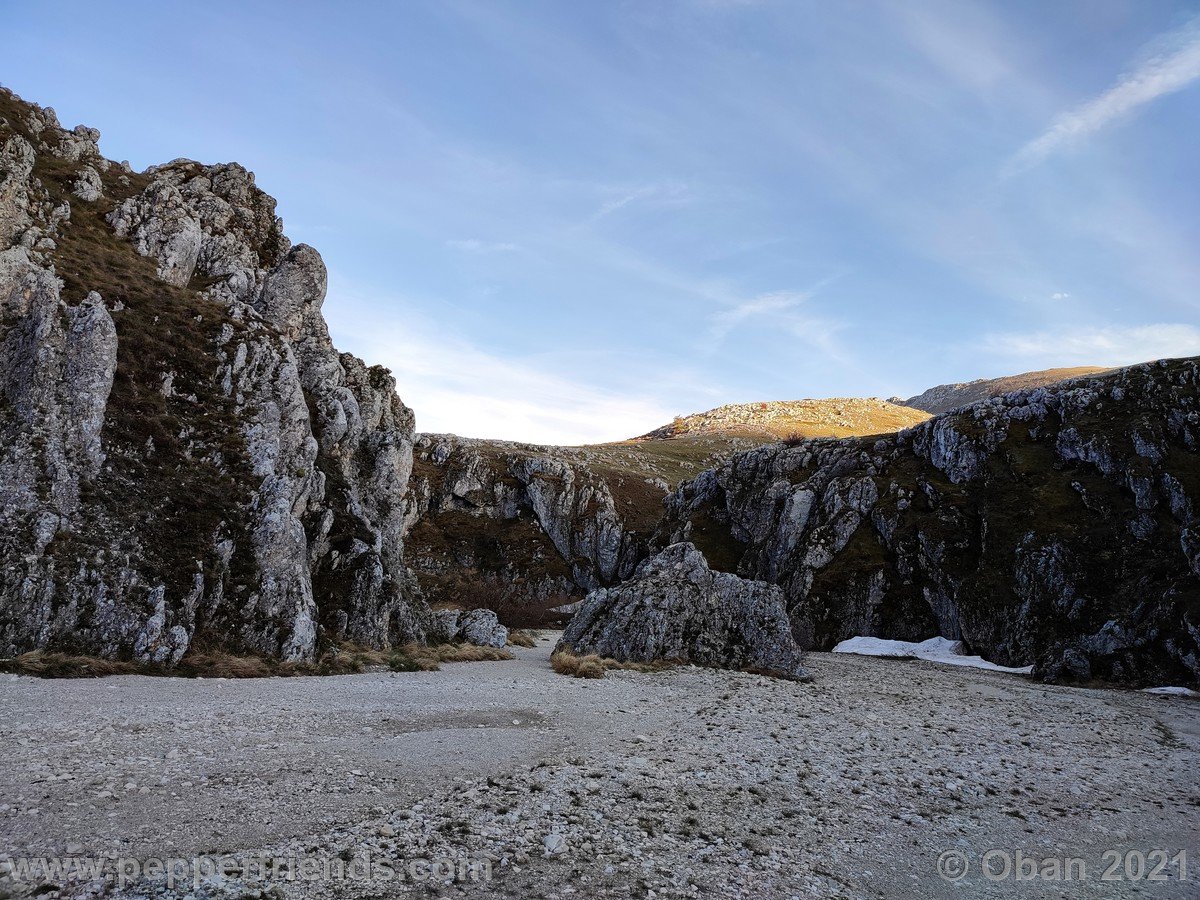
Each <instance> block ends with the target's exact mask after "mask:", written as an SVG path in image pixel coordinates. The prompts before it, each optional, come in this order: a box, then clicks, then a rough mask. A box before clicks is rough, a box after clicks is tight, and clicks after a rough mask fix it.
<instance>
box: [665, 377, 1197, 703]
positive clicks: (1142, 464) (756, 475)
mask: <svg viewBox="0 0 1200 900" xmlns="http://www.w3.org/2000/svg"><path fill="white" fill-rule="evenodd" d="M1198 451H1200V361H1198V360H1196V359H1184V360H1174V361H1163V362H1160V363H1153V364H1147V365H1141V366H1133V367H1130V368H1128V369H1123V370H1119V371H1117V372H1114V373H1112V374H1108V375H1103V376H1099V377H1093V378H1090V379H1085V380H1075V381H1071V382H1067V383H1064V384H1062V385H1059V386H1056V387H1050V388H1038V389H1035V390H1029V391H1020V392H1016V393H1012V394H1007V395H1004V396H1002V397H999V398H995V399H992V400H989V401H986V402H983V403H979V404H976V405H974V406H971V407H967V408H965V409H962V410H960V411H957V412H955V413H951V414H947V415H943V416H939V417H937V418H934V419H931V420H930V421H928V422H926V423H924V424H922V425H919V426H917V427H916V428H913V429H910V430H908V431H904V432H900V433H899V434H896V435H892V436H888V437H882V438H879V439H858V440H854V439H846V440H840V441H833V440H812V441H806V442H803V443H801V444H799V445H798V446H795V447H790V448H789V447H781V446H772V447H764V448H761V449H758V450H752V451H750V452H747V453H742V454H739V455H737V456H735V457H734V458H733V459H732V460H731V461H730V462H729V463H728V464H726V465H724V466H722V467H719V468H717V469H714V470H711V471H708V472H705V473H703V474H702V475H701V476H699V477H698V478H696V479H694V480H692V481H691V482H688V483H686V484H685V485H684V486H683V487H682V488H681V489H680V490H679V491H677V492H676V493H675V494H674V495H673V496H672V497H671V498H670V500H669V501H668V506H669V508H670V513H669V517H668V523H667V526H666V528H665V534H664V539H665V540H675V541H678V540H685V539H691V540H694V541H695V542H696V543H697V545H698V546H700V547H701V549H702V550H704V551H706V553H707V555H708V557H709V559H710V560H714V559H721V560H723V563H724V566H725V567H726V568H729V569H731V570H735V571H737V572H738V573H740V574H742V575H744V576H746V577H749V578H756V579H762V580H765V581H770V582H772V583H775V584H778V585H779V586H780V587H781V588H782V589H783V591H784V593H785V595H786V597H787V604H788V609H789V613H790V616H791V619H792V623H793V628H794V630H795V632H796V634H797V637H798V638H799V639H800V641H801V643H802V645H804V646H806V647H809V648H819V649H828V648H831V647H832V646H833V645H834V644H836V643H838V642H839V641H841V640H845V639H846V638H850V637H853V636H855V635H873V636H878V637H885V638H894V639H899V640H909V641H919V640H923V639H924V638H927V637H929V636H930V635H931V634H940V635H941V636H943V637H946V638H950V639H952V640H962V641H964V642H965V643H966V645H967V646H968V647H969V648H970V649H971V650H972V651H973V652H975V653H978V654H979V655H982V656H983V657H984V658H986V659H988V660H990V661H992V662H995V663H998V664H1001V665H1006V666H1024V665H1029V664H1032V665H1034V666H1035V675H1040V676H1041V677H1044V678H1051V679H1058V678H1082V679H1086V678H1106V679H1115V680H1119V681H1126V682H1133V683H1139V684H1140V683H1146V684H1180V683H1188V684H1190V683H1195V682H1196V681H1197V679H1198V678H1200V580H1198V579H1200V538H1198V537H1197V535H1198V534H1200V521H1198V518H1197V517H1198V507H1200V463H1198V459H1200V456H1198V455H1197V453H1198Z"/></svg>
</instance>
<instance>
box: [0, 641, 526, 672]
mask: <svg viewBox="0 0 1200 900" xmlns="http://www.w3.org/2000/svg"><path fill="white" fill-rule="evenodd" d="M512 658H513V655H512V654H511V653H509V652H508V651H507V650H501V649H497V648H495V647H479V646H476V645H475V644H467V643H463V644H436V645H430V646H426V645H420V644H408V645H405V646H403V647H400V648H399V649H397V650H371V649H368V648H365V647H356V646H352V645H351V646H347V647H342V648H340V649H338V650H336V651H331V652H329V653H327V654H325V655H324V656H322V657H321V658H320V659H319V660H317V661H316V662H311V663H293V662H283V661H281V660H278V659H272V658H270V657H263V656H235V655H233V654H231V653H225V652H223V651H203V652H198V653H189V654H188V655H187V656H185V657H184V658H183V659H182V660H180V662H179V665H178V666H175V667H173V668H168V667H166V666H159V665H150V664H141V663H135V662H130V661H128V660H112V659H99V658H97V657H92V656H73V655H71V654H67V653H55V652H48V651H44V650H34V651H31V652H29V653H23V654H21V655H20V656H17V657H13V658H11V659H0V672H6V673H9V674H13V675H27V676H31V677H35V678H105V677H107V676H110V675H157V676H172V677H178V678H281V677H299V676H315V675H357V674H361V673H363V672H379V671H384V670H391V671H393V672H436V671H437V670H438V669H440V668H441V665H442V664H443V663H459V662H497V661H501V660H508V659H512Z"/></svg>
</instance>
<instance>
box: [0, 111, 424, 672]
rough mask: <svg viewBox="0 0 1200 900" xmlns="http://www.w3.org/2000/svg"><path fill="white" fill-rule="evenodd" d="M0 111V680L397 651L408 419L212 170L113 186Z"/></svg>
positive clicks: (301, 269) (35, 129)
mask: <svg viewBox="0 0 1200 900" xmlns="http://www.w3.org/2000/svg"><path fill="white" fill-rule="evenodd" d="M98 140H99V132H97V131H96V130H95V129H90V128H86V127H84V126H79V127H77V128H75V129H74V130H71V131H68V130H65V129H63V128H62V127H61V126H60V125H59V123H58V121H57V119H56V117H55V115H54V112H53V110H51V109H43V108H40V107H37V106H35V105H32V104H27V103H24V102H23V101H21V100H19V99H18V98H17V97H15V96H14V95H13V94H11V93H9V92H7V91H3V90H0V163H2V168H0V173H2V175H3V181H2V182H0V248H3V249H0V302H2V303H3V326H2V333H0V353H3V357H4V369H3V373H4V383H3V385H2V386H0V387H2V390H3V394H2V402H0V434H2V435H3V444H2V446H3V449H2V450H0V550H2V551H3V556H4V559H5V560H6V563H5V565H4V568H3V571H2V572H0V654H13V653H17V652H21V651H24V650H28V649H31V648H35V647H44V646H54V647H58V648H63V649H70V650H73V651H76V652H82V653H90V654H95V655H101V656H123V657H130V656H132V657H134V658H136V659H138V660H140V661H143V662H153V663H162V664H170V663H173V662H175V661H177V660H178V659H179V658H180V657H181V656H182V655H183V654H184V653H186V652H187V651H188V649H189V648H190V647H193V646H196V645H197V644H205V645H219V646H221V647H223V648H226V649H233V650H243V651H248V652H259V653H266V654H270V655H276V656H281V657H283V658H286V659H294V660H302V659H311V658H313V657H314V656H315V655H316V654H318V653H319V652H320V650H321V648H322V646H324V645H326V644H328V643H329V642H330V641H339V640H352V641H356V642H360V643H363V644H368V645H372V646H386V645H388V644H389V643H394V642H403V641H407V640H412V639H418V638H420V637H421V636H422V635H423V633H424V621H425V619H426V617H427V610H426V608H425V606H424V603H423V602H422V601H421V599H420V597H419V593H418V591H417V590H416V587H415V583H414V582H413V580H412V578H411V575H410V573H409V572H408V570H407V568H406V567H405V565H404V560H403V541H402V532H403V525H404V512H405V503H404V496H405V493H406V490H407V486H408V478H409V474H410V471H411V464H412V463H411V460H412V438H413V416H412V413H411V412H410V411H409V410H408V409H407V408H406V407H405V406H404V405H403V403H402V402H401V401H400V399H399V398H398V397H397V396H396V393H395V385H394V382H393V380H392V378H391V376H390V375H389V374H388V373H387V372H386V370H383V369H381V368H378V367H368V366H367V365H366V364H364V363H363V362H362V361H361V360H358V359H356V358H354V357H352V356H349V355H347V354H340V353H338V352H337V350H336V349H335V348H334V347H333V345H332V343H331V342H330V340H329V335H328V331H327V329H326V327H325V323H324V319H323V317H322V315H321V304H322V302H323V300H324V297H325V288H326V278H325V269H324V265H323V263H322V262H321V258H320V255H319V254H318V253H317V252H316V251H315V250H313V249H312V248H311V247H308V246H305V245H298V246H292V244H291V242H290V241H289V240H288V239H287V237H286V236H285V235H284V233H283V226H282V222H281V220H280V219H279V218H278V217H277V216H276V214H275V201H274V200H273V199H272V198H271V197H269V196H268V195H266V194H265V193H264V192H263V191H262V190H260V189H259V188H258V187H257V186H256V184H255V182H254V176H253V174H252V173H250V172H248V171H247V170H245V169H244V168H242V167H241V166H238V165H237V164H232V163H231V164H226V165H213V166H205V165H201V164H199V163H195V162H192V161H189V160H176V161H174V162H172V163H169V164H167V165H165V166H159V167H154V168H151V169H149V170H147V171H146V172H144V173H134V172H133V171H132V170H130V169H129V168H128V166H126V165H123V164H122V165H118V164H115V163H112V162H110V161H108V160H106V159H104V157H103V156H102V155H101V154H100V151H99V148H98V145H97V141H98Z"/></svg>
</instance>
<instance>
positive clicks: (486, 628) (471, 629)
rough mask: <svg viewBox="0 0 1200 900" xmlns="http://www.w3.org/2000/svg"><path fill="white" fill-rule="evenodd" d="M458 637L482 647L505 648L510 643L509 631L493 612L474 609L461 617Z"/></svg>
mask: <svg viewBox="0 0 1200 900" xmlns="http://www.w3.org/2000/svg"><path fill="white" fill-rule="evenodd" d="M458 637H459V640H463V641H467V642H468V643H471V644H475V645H477V646H480V647H503V646H504V645H505V644H507V643H508V629H507V628H505V627H504V626H503V625H501V624H500V621H499V620H498V619H497V618H496V614H495V613H494V612H492V610H490V609H473V610H471V611H470V612H465V613H463V614H462V615H461V616H459V619H458Z"/></svg>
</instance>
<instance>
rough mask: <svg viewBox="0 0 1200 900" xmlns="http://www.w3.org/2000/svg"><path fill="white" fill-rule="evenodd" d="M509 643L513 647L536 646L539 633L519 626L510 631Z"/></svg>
mask: <svg viewBox="0 0 1200 900" xmlns="http://www.w3.org/2000/svg"><path fill="white" fill-rule="evenodd" d="M508 643H509V645H510V646H512V647H536V646H537V634H536V632H532V631H523V630H522V629H519V628H518V629H515V630H513V631H510V632H509V633H508Z"/></svg>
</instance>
